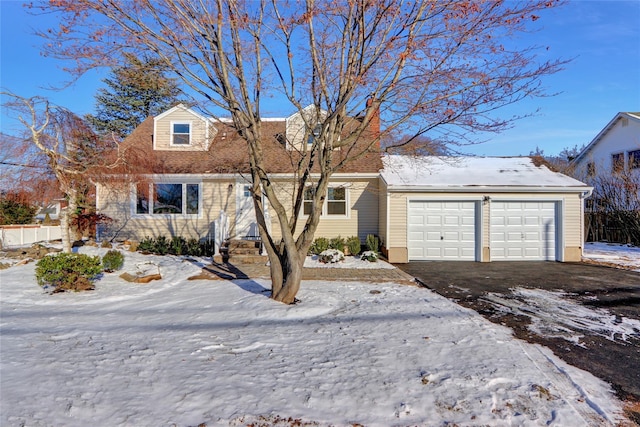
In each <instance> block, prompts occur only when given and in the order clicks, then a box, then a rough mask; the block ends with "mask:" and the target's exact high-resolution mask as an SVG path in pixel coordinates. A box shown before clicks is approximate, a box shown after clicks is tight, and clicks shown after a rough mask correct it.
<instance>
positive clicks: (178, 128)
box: [171, 122, 191, 145]
mask: <svg viewBox="0 0 640 427" xmlns="http://www.w3.org/2000/svg"><path fill="white" fill-rule="evenodd" d="M190 144H191V123H189V122H171V145H190Z"/></svg>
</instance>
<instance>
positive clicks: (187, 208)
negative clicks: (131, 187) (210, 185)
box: [135, 183, 202, 215]
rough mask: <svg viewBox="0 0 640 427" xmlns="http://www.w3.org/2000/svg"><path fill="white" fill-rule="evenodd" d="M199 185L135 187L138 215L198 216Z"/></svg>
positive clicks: (160, 184)
mask: <svg viewBox="0 0 640 427" xmlns="http://www.w3.org/2000/svg"><path fill="white" fill-rule="evenodd" d="M200 187H201V186H200V184H191V183H153V184H147V183H142V184H138V185H137V186H136V208H135V213H136V214H138V215H198V214H199V213H200V206H202V203H201V199H202V196H201V191H200Z"/></svg>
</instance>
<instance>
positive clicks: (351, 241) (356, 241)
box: [346, 236, 361, 256]
mask: <svg viewBox="0 0 640 427" xmlns="http://www.w3.org/2000/svg"><path fill="white" fill-rule="evenodd" d="M346 246H347V249H349V254H350V255H353V256H356V255H358V254H359V253H360V249H361V247H360V238H359V237H358V236H351V237H349V238H347V243H346Z"/></svg>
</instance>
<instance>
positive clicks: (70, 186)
mask: <svg viewBox="0 0 640 427" xmlns="http://www.w3.org/2000/svg"><path fill="white" fill-rule="evenodd" d="M2 95H4V96H6V97H7V98H8V99H9V101H7V102H6V103H5V107H6V108H8V109H9V110H10V111H11V112H12V113H13V114H15V115H16V116H17V118H18V120H19V121H20V123H22V125H23V126H24V128H25V130H26V135H25V136H24V138H18V139H16V140H20V141H22V142H23V144H22V145H23V147H22V152H23V153H24V152H32V153H33V151H34V148H35V151H36V153H34V154H37V155H35V156H34V157H31V161H32V162H33V161H34V160H35V159H40V160H42V159H46V164H39V166H38V167H43V169H44V171H45V172H46V171H49V172H51V173H52V174H53V175H54V176H55V179H56V181H57V184H58V188H59V191H60V192H61V193H62V194H63V195H64V197H65V198H66V199H67V201H68V206H67V207H66V208H65V209H63V210H62V212H61V218H60V223H61V229H62V246H63V251H64V252H71V233H70V229H71V220H72V216H73V215H75V214H76V213H77V210H78V201H79V200H82V196H83V195H84V194H86V193H87V192H88V191H90V190H89V188H90V187H91V184H90V177H91V174H92V173H93V172H97V171H99V170H100V168H101V167H104V166H105V164H104V162H103V160H102V159H103V156H101V152H103V151H105V150H109V151H112V148H113V147H109V146H108V145H105V141H104V140H101V139H100V138H99V137H98V136H97V135H96V134H95V133H94V132H93V131H92V130H91V128H90V127H89V125H88V124H87V123H86V122H85V121H84V120H83V119H82V118H80V117H78V116H77V115H75V114H73V113H72V112H70V111H69V110H66V109H64V108H61V107H55V106H52V105H51V104H50V103H49V102H48V101H47V100H46V99H44V98H41V97H32V98H24V97H21V96H18V95H15V94H13V93H11V92H2ZM23 166H34V165H23ZM41 170H42V169H41ZM33 182H34V181H32V183H33Z"/></svg>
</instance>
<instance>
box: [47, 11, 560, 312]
mask: <svg viewBox="0 0 640 427" xmlns="http://www.w3.org/2000/svg"><path fill="white" fill-rule="evenodd" d="M556 4H558V2H556V1H548V0H533V1H523V2H519V1H493V0H492V1H462V0H450V1H418V2H402V1H397V0H379V1H369V0H354V1H338V2H335V1H315V0H307V1H306V2H295V1H275V0H261V1H255V2H254V1H242V0H237V1H235V0H210V1H206V0H202V1H193V0H157V1H146V0H130V1H126V2H122V1H120V0H57V1H55V2H46V3H44V4H43V5H42V9H43V10H44V11H46V12H51V11H53V12H58V13H59V14H60V16H61V17H62V21H61V24H60V27H59V28H54V29H49V30H47V31H43V32H42V35H43V36H45V37H47V38H49V39H50V40H51V43H50V44H48V45H47V47H46V52H47V53H48V54H50V55H54V56H56V57H58V58H66V59H72V60H75V61H76V62H75V64H76V66H75V67H73V71H75V72H76V73H81V72H83V71H84V70H87V69H89V68H92V67H96V66H104V65H112V64H110V63H106V61H108V60H114V61H118V60H119V59H120V58H122V57H123V55H124V54H125V53H127V52H136V51H138V53H140V51H144V53H146V54H149V55H154V56H155V57H157V58H159V59H161V60H162V62H163V63H164V64H166V66H167V68H168V69H169V70H171V71H173V72H174V73H175V74H176V75H177V76H178V77H180V78H181V79H182V81H183V82H184V83H185V85H186V86H188V87H189V88H190V89H191V90H192V91H193V92H194V93H196V94H197V95H198V96H199V98H200V99H201V100H202V102H201V104H200V105H201V106H202V107H203V108H205V109H207V112H208V113H209V114H212V115H216V114H219V113H220V112H226V114H230V115H231V118H232V120H233V125H234V127H235V129H236V130H237V132H238V133H239V134H240V135H241V136H242V137H243V138H244V139H245V140H246V142H247V149H248V152H249V162H250V168H251V178H252V182H253V186H252V191H253V195H254V197H253V200H254V205H255V208H256V209H255V210H256V214H257V222H258V224H259V229H260V235H261V237H262V239H263V241H264V243H265V245H266V250H267V253H268V256H269V261H270V265H271V279H272V297H273V298H274V299H276V300H278V301H282V302H284V303H292V302H293V301H294V298H295V295H296V293H297V292H298V289H299V286H300V280H301V277H302V266H303V263H304V258H305V256H306V253H307V250H308V248H309V246H310V245H311V243H312V241H313V236H314V233H315V231H316V228H317V225H318V222H319V219H320V214H321V210H322V205H323V201H324V199H325V197H326V193H327V188H328V184H329V179H330V177H331V176H332V174H333V173H334V172H335V171H337V170H340V168H342V167H344V166H345V164H346V163H348V162H350V161H353V160H355V159H358V158H360V157H362V156H364V155H366V153H370V152H371V151H372V150H379V149H380V148H379V143H380V138H381V137H383V136H384V134H388V133H389V134H390V133H392V132H400V133H401V134H405V135H406V134H408V133H410V134H411V135H413V137H417V136H421V135H427V136H429V137H430V138H431V139H432V140H435V139H440V138H438V135H445V136H446V135H449V136H451V138H449V139H448V140H453V139H455V140H457V141H465V140H467V139H466V138H468V135H469V132H474V131H494V132H497V131H500V130H503V129H505V128H507V127H508V126H509V125H510V123H511V121H512V120H513V119H515V118H514V117H509V118H507V119H504V118H500V117H499V116H498V115H496V114H495V111H496V109H498V108H500V107H504V106H507V105H510V104H512V103H515V102H517V101H519V100H521V99H523V98H526V97H530V96H539V95H543V94H544V92H543V90H542V88H541V86H540V79H541V78H542V77H543V76H546V75H549V74H552V73H554V72H556V71H558V70H559V69H560V68H561V66H562V62H561V61H550V62H544V61H543V62H538V61H537V60H536V55H535V54H536V50H535V49H534V48H532V47H524V48H523V47H522V46H517V45H515V44H514V43H512V41H513V40H514V38H515V36H516V35H518V34H519V33H522V32H524V31H526V30H527V27H528V25H529V24H528V23H529V22H531V21H535V20H537V19H538V15H537V14H538V12H539V11H540V10H541V9H544V8H547V7H551V6H555V5H556ZM276 94H277V95H279V96H281V97H282V99H283V101H284V100H286V101H287V102H288V104H289V105H290V106H291V109H292V110H296V111H299V112H300V113H301V116H302V118H303V119H304V121H305V125H306V135H305V140H307V139H308V138H309V137H312V138H310V139H309V141H310V142H311V144H303V145H302V146H301V147H300V148H299V150H297V151H296V150H293V153H292V162H291V163H292V164H293V165H294V167H293V170H292V172H293V173H294V176H295V177H294V179H293V185H294V196H295V197H293V200H292V201H290V200H289V199H288V198H287V199H282V198H280V197H279V196H278V194H277V192H276V191H275V190H274V181H273V177H272V176H270V174H269V173H268V170H267V168H266V166H265V156H264V146H263V141H264V135H263V133H262V126H261V119H260V117H261V113H262V111H263V106H264V100H265V98H267V99H268V98H269V97H271V96H273V95H276ZM308 105H313V106H314V108H313V109H305V107H306V106H308ZM378 116H381V117H382V119H383V120H384V123H385V128H384V130H383V131H381V132H370V131H369V130H370V128H371V124H372V122H374V121H375V120H377V117H378ZM355 118H357V120H355ZM413 137H410V138H404V139H402V140H400V141H396V142H394V143H391V144H388V145H387V147H386V148H387V149H392V148H397V147H398V146H403V145H406V144H409V143H411V142H412V141H414V139H415V138H413ZM468 140H470V139H468ZM337 153H341V154H340V155H338V154H337ZM307 189H309V190H310V191H308V190H307ZM305 192H306V193H307V194H313V203H312V206H313V208H312V209H311V211H310V212H308V213H309V215H308V216H306V219H305V221H306V222H305V224H304V227H303V231H302V232H301V233H300V234H298V235H296V234H295V232H294V230H296V226H297V222H298V221H299V218H300V215H299V213H300V210H301V208H302V206H303V200H304V194H305ZM263 194H264V195H265V196H266V198H267V200H268V203H269V205H270V207H271V209H272V211H273V212H275V217H276V221H277V223H278V225H279V228H280V235H281V236H282V238H281V239H280V240H277V241H276V240H275V239H273V238H272V236H271V235H270V234H269V232H268V229H267V225H266V220H265V216H264V214H265V207H264V206H263V198H262V195H263Z"/></svg>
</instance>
